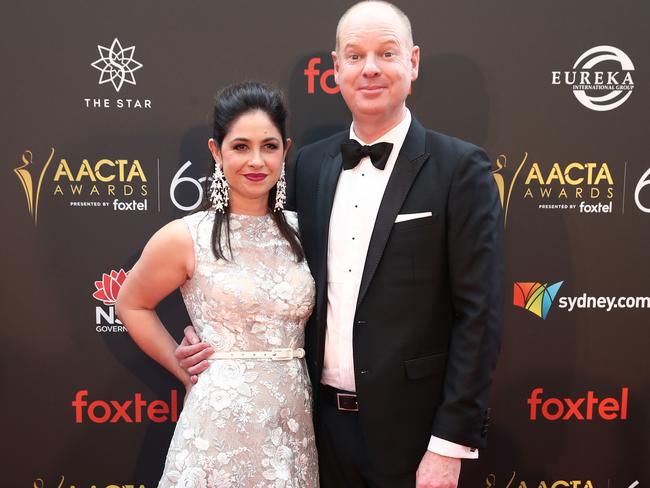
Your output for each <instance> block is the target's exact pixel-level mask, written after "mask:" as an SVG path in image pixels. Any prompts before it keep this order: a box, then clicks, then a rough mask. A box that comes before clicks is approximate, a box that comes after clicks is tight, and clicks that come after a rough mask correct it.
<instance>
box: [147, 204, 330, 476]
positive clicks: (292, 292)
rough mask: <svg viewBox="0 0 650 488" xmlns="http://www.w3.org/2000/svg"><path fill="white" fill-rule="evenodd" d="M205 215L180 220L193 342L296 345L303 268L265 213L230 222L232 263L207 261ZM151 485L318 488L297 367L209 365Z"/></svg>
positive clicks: (305, 299)
mask: <svg viewBox="0 0 650 488" xmlns="http://www.w3.org/2000/svg"><path fill="white" fill-rule="evenodd" d="M285 216H286V217H287V221H288V222H289V223H290V224H291V225H294V226H296V225H297V219H296V216H295V214H293V213H290V212H285ZM213 218H214V213H213V211H206V212H199V213H196V214H193V215H190V216H188V217H185V218H184V220H185V222H186V223H187V225H188V227H189V229H190V232H191V234H192V238H193V239H194V251H195V259H196V264H195V272H194V276H193V277H192V279H191V280H189V281H187V282H186V283H185V285H183V287H182V288H181V292H182V294H183V299H184V301H185V305H186V306H187V310H188V312H189V314H190V317H191V319H192V323H193V324H194V327H195V328H196V329H197V332H198V333H199V335H200V336H201V338H202V339H203V340H204V341H207V342H209V343H211V344H212V346H213V347H214V349H215V350H217V351H268V350H271V349H273V348H277V347H290V348H293V349H295V348H298V347H303V345H304V344H303V340H304V338H303V330H304V326H305V323H306V321H307V318H308V317H309V314H310V313H311V310H312V307H313V303H314V282H313V279H312V277H311V274H310V273H309V268H308V267H307V264H306V262H304V261H303V262H302V263H296V261H295V258H294V257H293V253H292V252H291V248H290V246H289V244H288V243H287V242H286V241H285V240H284V239H283V238H282V236H281V235H280V233H279V231H278V230H277V227H276V226H275V223H274V222H273V220H272V218H271V217H270V216H268V215H266V216H259V217H257V216H244V215H231V226H230V229H231V236H230V239H231V247H232V259H229V260H227V261H226V260H219V261H217V260H216V259H215V258H214V256H213V254H212V250H211V244H210V239H211V232H212V223H213ZM159 487H161V488H167V487H169V488H172V487H173V488H212V487H217V488H241V487H250V488H266V487H273V488H303V487H307V488H314V487H318V465H317V455H316V448H315V445H314V432H313V426H312V420H311V386H310V384H309V378H308V376H307V370H306V366H305V363H304V360H298V359H294V360H290V361H270V360H241V359H229V360H213V361H211V362H210V368H209V369H208V370H207V371H206V372H204V373H202V374H201V375H200V376H199V381H198V383H197V384H196V385H195V386H194V387H193V388H192V390H191V391H190V394H189V396H188V398H187V400H186V403H185V406H184V407H183V411H182V413H181V415H180V418H179V420H178V424H177V426H176V430H175V432H174V437H173V439H172V442H171V445H170V447H169V452H168V454H167V459H166V462H165V470H164V473H163V476H162V479H161V480H160V484H159Z"/></svg>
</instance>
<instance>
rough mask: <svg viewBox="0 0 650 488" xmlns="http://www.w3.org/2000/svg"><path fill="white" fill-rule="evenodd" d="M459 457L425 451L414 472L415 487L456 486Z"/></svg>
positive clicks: (447, 487) (455, 487) (452, 487)
mask: <svg viewBox="0 0 650 488" xmlns="http://www.w3.org/2000/svg"><path fill="white" fill-rule="evenodd" d="M459 476H460V459H458V458H451V457H447V456H441V455H440V454H436V453H435V452H431V451H427V452H426V453H425V454H424V457H423V458H422V461H420V466H418V470H417V471H416V473H415V486H416V488H457V486H458V477H459Z"/></svg>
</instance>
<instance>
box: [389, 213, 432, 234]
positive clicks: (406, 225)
mask: <svg viewBox="0 0 650 488" xmlns="http://www.w3.org/2000/svg"><path fill="white" fill-rule="evenodd" d="M437 218H438V215H436V214H433V215H429V216H427V217H420V218H417V219H411V220H404V221H402V222H395V223H394V224H393V232H398V233H399V232H405V231H410V230H414V229H427V228H430V229H432V228H433V225H434V223H435V222H436V220H437Z"/></svg>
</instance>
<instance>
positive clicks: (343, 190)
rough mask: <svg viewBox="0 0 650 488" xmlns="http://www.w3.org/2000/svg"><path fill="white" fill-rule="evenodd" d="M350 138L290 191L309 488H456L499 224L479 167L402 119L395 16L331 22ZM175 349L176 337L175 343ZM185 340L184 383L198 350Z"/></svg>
mask: <svg viewBox="0 0 650 488" xmlns="http://www.w3.org/2000/svg"><path fill="white" fill-rule="evenodd" d="M332 57H333V60H334V69H335V75H336V81H337V83H338V85H339V87H340V88H341V94H342V96H343V98H344V100H345V103H346V104H347V106H348V107H349V109H350V111H351V113H352V118H353V122H352V126H351V127H350V129H349V130H347V131H345V132H342V133H339V134H335V135H333V136H331V137H329V138H327V139H325V140H322V141H319V142H316V143H314V144H311V145H309V146H306V147H304V148H302V149H301V150H300V151H299V153H298V155H297V158H296V161H295V163H294V165H293V166H292V167H291V171H290V173H289V179H288V187H289V193H290V198H289V200H290V204H291V205H293V206H294V208H295V210H297V212H298V219H299V224H300V231H301V236H302V240H303V245H304V249H305V254H306V257H307V260H308V263H309V266H310V268H311V271H312V273H313V275H314V279H315V281H316V306H315V309H314V312H313V314H312V316H311V318H310V320H309V323H308V325H307V329H306V350H307V356H306V357H307V364H308V367H309V371H310V375H311V379H312V384H313V391H314V402H315V413H314V422H315V426H316V435H317V442H318V449H319V461H320V471H321V486H323V487H325V488H329V487H336V488H341V487H366V486H370V487H379V488H383V487H386V488H389V487H390V488H392V487H402V486H404V487H413V486H417V487H436V488H449V487H455V486H457V483H458V477H459V474H460V464H461V458H475V457H477V456H478V453H477V448H482V447H484V446H485V437H486V432H487V425H488V421H489V408H488V389H489V386H490V383H491V379H492V373H493V370H494V367H495V363H496V358H497V355H498V350H499V343H500V326H501V299H502V289H503V258H502V238H503V225H502V216H501V206H500V203H499V197H498V192H497V189H496V185H495V184H494V181H493V178H492V175H491V171H490V169H491V167H490V163H489V160H488V158H487V156H486V154H485V153H484V152H483V151H482V150H481V149H480V148H478V147H476V146H473V145H472V144H469V143H467V142H464V141H461V140H459V139H455V138H452V137H449V136H445V135H442V134H439V133H436V132H433V131H430V130H427V129H425V128H423V127H422V126H421V125H420V123H419V122H418V121H417V120H416V119H415V118H414V117H413V116H412V115H411V113H410V111H409V110H408V109H407V107H406V99H407V96H408V93H409V91H410V87H411V83H412V82H413V81H415V80H416V79H417V76H418V68H419V60H420V49H419V47H418V46H415V45H414V44H413V40H412V35H411V27H410V22H409V20H408V18H407V17H406V15H405V14H404V13H403V12H401V11H400V10H399V9H397V8H396V7H395V6H393V5H391V4H389V3H386V2H381V1H372V0H371V1H367V2H361V3H358V4H356V5H354V6H353V7H351V8H350V9H349V10H348V11H347V12H346V13H345V14H344V15H343V17H341V20H340V21H339V25H338V27H337V36H336V50H335V51H334V52H332ZM188 338H189V339H188ZM197 341H198V338H196V336H195V335H192V334H191V331H190V333H188V334H187V337H186V339H185V340H184V341H183V343H182V344H181V346H179V349H178V351H177V356H178V357H179V359H182V364H184V365H185V366H186V367H190V371H191V372H192V373H197V372H200V371H201V370H203V369H205V367H207V363H206V362H202V361H201V360H202V359H204V358H205V354H206V352H207V353H209V349H206V350H203V351H202V349H203V346H201V345H200V344H194V345H187V344H188V343H196V342H197Z"/></svg>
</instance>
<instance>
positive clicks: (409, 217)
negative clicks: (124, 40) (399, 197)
mask: <svg viewBox="0 0 650 488" xmlns="http://www.w3.org/2000/svg"><path fill="white" fill-rule="evenodd" d="M432 215H433V214H432V213H431V212H420V213H413V214H399V215H398V216H397V218H396V219H395V223H396V224H397V223H398V222H406V221H407V220H415V219H423V218H425V217H431V216H432Z"/></svg>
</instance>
